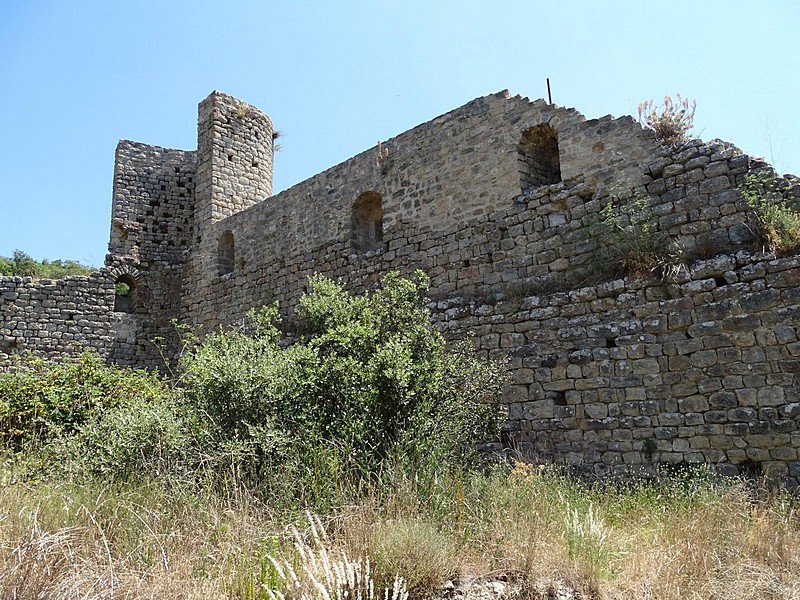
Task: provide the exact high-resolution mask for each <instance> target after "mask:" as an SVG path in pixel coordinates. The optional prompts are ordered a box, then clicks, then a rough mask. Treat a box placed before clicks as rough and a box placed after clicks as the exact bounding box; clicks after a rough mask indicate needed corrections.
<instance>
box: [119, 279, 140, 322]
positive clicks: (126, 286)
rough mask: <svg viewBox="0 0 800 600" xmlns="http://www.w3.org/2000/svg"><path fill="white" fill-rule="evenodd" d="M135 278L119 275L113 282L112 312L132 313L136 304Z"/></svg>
mask: <svg viewBox="0 0 800 600" xmlns="http://www.w3.org/2000/svg"><path fill="white" fill-rule="evenodd" d="M136 288H137V286H136V280H135V279H134V278H133V277H132V276H130V275H120V276H119V277H117V280H116V281H115V282H114V312H120V313H132V312H133V309H134V308H135V306H136V292H137V289H136Z"/></svg>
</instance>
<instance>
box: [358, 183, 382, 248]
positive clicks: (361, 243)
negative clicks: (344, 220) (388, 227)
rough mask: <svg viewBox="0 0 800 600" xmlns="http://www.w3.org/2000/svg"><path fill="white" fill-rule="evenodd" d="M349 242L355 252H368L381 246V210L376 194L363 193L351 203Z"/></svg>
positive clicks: (379, 200)
mask: <svg viewBox="0 0 800 600" xmlns="http://www.w3.org/2000/svg"><path fill="white" fill-rule="evenodd" d="M351 227H352V229H351V237H350V241H351V243H352V245H353V250H355V251H356V252H369V251H370V250H375V249H377V248H380V247H381V245H382V244H383V208H382V207H381V196H380V194H378V193H377V192H364V193H363V194H361V195H360V196H359V197H358V198H356V201H355V202H354V203H353V212H352V219H351Z"/></svg>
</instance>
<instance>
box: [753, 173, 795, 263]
mask: <svg viewBox="0 0 800 600" xmlns="http://www.w3.org/2000/svg"><path fill="white" fill-rule="evenodd" d="M739 192H740V193H741V194H742V197H743V198H744V199H745V201H746V202H747V205H748V206H749V207H750V209H751V210H752V212H753V220H754V222H755V227H754V229H755V233H756V234H757V238H758V239H757V242H756V243H757V244H758V246H760V247H763V248H766V249H768V250H770V251H771V252H777V253H782V252H790V251H792V250H795V249H797V248H798V247H800V213H798V212H797V211H796V210H793V209H792V208H790V207H789V205H788V203H787V201H786V198H785V197H784V195H783V194H782V193H781V190H780V189H779V188H778V186H777V183H776V180H775V176H774V173H772V172H771V171H769V170H763V171H759V172H757V173H751V174H749V175H747V177H746V178H745V180H744V183H742V185H740V186H739Z"/></svg>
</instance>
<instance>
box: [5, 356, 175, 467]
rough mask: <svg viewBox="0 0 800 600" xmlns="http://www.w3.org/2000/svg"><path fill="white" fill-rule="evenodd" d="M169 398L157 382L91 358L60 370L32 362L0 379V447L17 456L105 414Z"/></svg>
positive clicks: (70, 362) (59, 366) (68, 363)
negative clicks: (135, 400) (128, 406)
mask: <svg viewBox="0 0 800 600" xmlns="http://www.w3.org/2000/svg"><path fill="white" fill-rule="evenodd" d="M167 393H168V390H167V388H166V386H165V385H164V382H163V381H162V380H161V379H160V378H159V377H158V376H156V375H152V374H149V373H146V372H145V371H135V370H131V369H123V368H119V367H110V366H108V365H106V364H104V363H103V362H102V361H101V360H100V358H98V357H97V356H96V355H93V354H89V353H84V354H81V355H80V356H78V357H77V358H74V359H66V360H64V361H63V362H61V363H58V364H48V363H45V362H43V361H41V360H32V361H29V362H27V363H23V364H21V365H20V369H19V370H18V371H16V372H13V373H5V374H0V446H2V447H5V448H6V449H10V450H12V451H19V450H22V449H24V448H26V447H30V446H41V445H45V444H46V443H48V442H49V441H51V440H52V439H54V438H55V437H58V436H59V435H71V434H74V433H75V432H76V431H78V430H79V429H80V428H81V427H82V426H83V425H84V424H85V423H87V422H89V421H90V420H92V419H93V418H95V417H97V416H98V415H100V414H102V413H103V412H104V411H106V410H109V409H111V408H114V407H116V406H119V405H127V404H128V403H129V402H131V401H132V400H134V399H139V400H143V401H155V400H157V399H163V398H165V397H166V396H167Z"/></svg>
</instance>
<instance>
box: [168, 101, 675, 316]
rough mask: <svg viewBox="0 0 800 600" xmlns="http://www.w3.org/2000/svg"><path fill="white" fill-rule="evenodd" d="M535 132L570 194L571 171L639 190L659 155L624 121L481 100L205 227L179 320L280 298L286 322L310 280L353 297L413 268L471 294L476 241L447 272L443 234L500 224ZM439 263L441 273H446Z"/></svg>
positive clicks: (517, 190)
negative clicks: (371, 200)
mask: <svg viewBox="0 0 800 600" xmlns="http://www.w3.org/2000/svg"><path fill="white" fill-rule="evenodd" d="M537 127H549V128H552V130H553V131H555V132H556V135H557V138H558V140H557V143H558V147H557V150H558V156H557V159H558V161H559V163H560V165H559V167H560V173H561V174H560V177H561V178H562V179H564V180H565V181H567V182H570V183H572V184H573V185H574V182H575V181H576V177H578V174H579V173H580V177H581V181H583V182H584V183H585V184H586V185H587V186H591V189H593V187H594V186H602V185H603V184H606V183H608V182H611V181H613V180H614V179H615V178H618V177H621V176H626V177H628V176H629V177H630V178H631V180H632V181H633V180H636V181H637V182H640V181H641V179H642V165H643V164H644V163H645V162H646V161H651V160H653V157H654V156H655V157H660V156H661V154H662V149H661V146H660V145H659V144H658V143H657V142H656V141H655V140H654V139H653V137H652V135H650V134H649V133H648V132H645V131H644V130H642V129H641V127H639V126H638V125H637V124H635V123H634V122H633V121H632V120H631V119H630V118H629V117H624V118H621V119H614V118H612V117H610V116H609V117H604V118H602V119H596V120H592V121H586V120H585V119H584V117H583V116H582V115H580V114H579V113H578V112H577V111H575V110H573V109H563V108H558V107H556V106H553V105H548V104H546V103H544V102H543V101H541V100H537V101H535V102H530V101H528V99H526V98H520V97H518V96H517V97H513V98H511V97H509V96H508V94H507V93H499V94H494V95H491V96H486V97H483V98H478V99H476V100H474V101H472V102H470V103H469V104H467V105H465V106H463V107H461V108H459V109H456V110H454V111H452V112H450V113H447V114H446V115H443V116H441V117H438V118H437V119H434V120H433V121H431V122H429V123H426V124H424V125H420V126H419V127H416V128H414V129H412V130H410V131H408V132H406V133H403V134H401V135H399V136H397V137H396V138H393V139H391V140H388V141H387V142H384V143H383V144H381V146H380V148H377V147H376V148H372V149H370V150H367V151H366V152H363V153H361V154H359V155H357V156H355V157H353V158H351V159H350V160H348V161H346V162H344V163H342V164H340V165H337V166H335V167H332V168H331V169H328V170H327V171H324V172H323V173H321V174H319V175H317V176H315V177H312V178H311V179H309V180H307V181H304V182H303V183H301V184H298V185H296V186H294V187H292V188H290V189H289V190H286V191H285V192H282V193H280V194H278V195H276V196H274V197H273V198H270V199H268V200H264V201H262V202H260V203H258V204H256V205H254V206H252V207H251V208H249V209H247V210H243V211H241V212H237V213H235V214H232V216H230V217H228V218H226V219H224V220H222V221H219V222H217V223H214V224H212V225H210V226H209V227H208V232H209V233H208V234H206V236H205V237H206V238H207V239H208V240H210V241H208V242H206V243H205V245H204V246H203V248H204V249H203V250H200V251H196V250H197V249H196V248H193V251H192V253H191V258H190V265H189V267H188V269H187V280H186V288H185V304H184V311H183V314H184V315H185V316H186V317H187V318H188V319H189V320H190V321H192V322H198V323H202V324H205V325H208V326H215V325H217V324H219V323H233V322H235V321H236V320H237V319H240V318H241V317H242V316H243V315H244V314H245V312H246V311H247V309H248V308H250V307H252V306H256V305H259V304H261V303H263V302H265V301H270V300H272V299H278V300H280V301H281V304H282V305H283V307H284V309H285V310H286V312H287V314H288V315H291V312H292V309H293V306H294V304H295V303H296V301H297V299H298V298H299V297H300V295H301V294H302V292H303V290H304V286H305V284H306V280H307V277H308V275H309V274H311V273H314V272H320V273H324V274H328V275H331V276H337V277H343V278H345V279H346V280H347V281H348V282H349V283H351V284H353V286H354V289H358V288H359V287H363V286H366V285H368V284H369V283H370V282H372V281H374V280H375V279H376V277H377V276H378V274H379V273H384V272H386V271H387V270H391V269H401V270H402V269H408V268H412V269H413V268H422V269H425V270H427V271H430V272H432V274H434V276H435V278H436V281H435V287H436V292H437V293H450V292H452V291H454V290H455V289H457V288H458V287H460V286H458V285H452V284H451V281H455V280H456V279H457V278H458V277H460V276H466V278H472V280H473V281H471V282H469V283H467V282H466V281H465V282H464V283H463V284H462V285H463V286H468V287H474V286H475V284H476V280H478V279H479V277H477V275H478V272H477V270H476V269H473V270H472V271H466V272H465V271H464V269H465V268H467V267H464V266H463V265H464V261H465V260H469V259H470V258H472V252H473V250H472V248H473V247H475V248H481V238H480V237H475V238H470V239H467V238H466V237H465V238H463V239H460V240H459V241H458V242H457V243H459V244H461V245H462V248H461V249H462V250H464V249H465V248H466V249H467V252H468V253H469V256H466V257H464V258H463V259H459V261H458V262H457V264H456V265H455V267H454V265H452V264H450V263H451V258H453V257H454V256H455V254H456V253H454V252H453V251H452V249H451V247H450V237H448V236H451V235H455V236H458V235H459V232H463V231H472V228H473V227H480V224H482V223H483V224H486V223H488V225H487V227H488V228H490V229H491V228H496V227H498V226H501V224H500V223H497V222H496V221H497V216H496V213H498V211H503V210H505V209H506V208H507V207H510V206H512V205H513V202H514V199H515V198H517V197H518V196H519V195H520V194H521V192H522V186H523V182H524V174H523V171H524V170H525V169H526V165H525V164H524V156H525V153H524V152H521V149H520V145H521V143H522V142H523V140H524V139H525V132H527V131H528V130H530V129H531V128H537ZM556 185H558V184H556ZM587 189H588V188H587ZM589 193H590V195H591V193H592V192H589ZM364 195H372V196H376V197H378V198H379V199H380V203H381V210H382V221H381V230H382V232H381V238H382V239H381V243H380V244H378V245H376V246H375V247H373V248H372V249H369V250H367V251H363V249H362V248H361V245H360V244H358V243H357V240H355V239H354V238H355V237H356V236H357V233H358V232H357V231H356V229H357V227H356V225H355V224H354V220H355V217H354V214H353V207H354V205H356V204H357V203H358V201H359V199H360V198H362V197H364ZM582 201H583V200H581V202H582ZM228 231H229V232H231V235H232V238H233V240H234V254H235V258H234V263H235V268H234V269H233V270H232V271H231V272H220V270H219V268H218V262H216V261H214V260H213V259H212V257H210V256H209V254H213V253H215V252H219V246H216V247H215V246H214V244H215V243H218V240H221V239H222V238H223V236H224V235H225V232H228ZM484 247H485V244H484ZM484 249H485V248H484ZM487 260H489V262H492V261H491V259H487ZM442 261H446V262H442ZM445 266H446V268H448V269H451V272H450V273H446V274H444V273H443V271H442V269H443V268H445ZM453 268H455V270H452V269H453ZM490 269H494V267H490ZM459 273H460V274H461V275H459ZM490 279H491V277H490Z"/></svg>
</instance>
